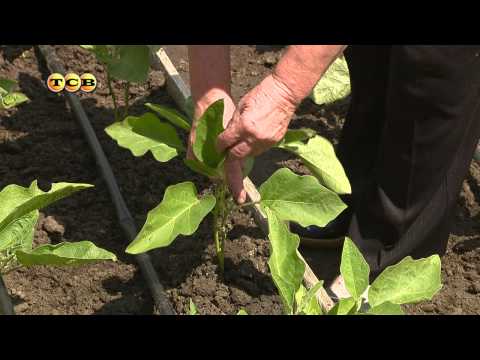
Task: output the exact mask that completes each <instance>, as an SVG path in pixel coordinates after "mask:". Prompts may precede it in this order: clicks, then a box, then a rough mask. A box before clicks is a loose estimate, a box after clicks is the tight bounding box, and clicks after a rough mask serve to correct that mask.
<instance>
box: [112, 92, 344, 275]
mask: <svg viewBox="0 0 480 360" xmlns="http://www.w3.org/2000/svg"><path fill="white" fill-rule="evenodd" d="M146 106H147V107H148V108H149V109H151V110H153V111H154V112H156V113H157V114H158V115H160V116H161V117H162V118H163V119H165V120H167V121H168V122H165V121H161V120H160V119H159V118H158V117H157V116H156V115H155V114H153V113H146V114H144V115H142V116H140V117H135V116H128V117H127V118H125V120H123V121H122V122H119V123H114V124H112V125H111V126H109V127H108V128H107V129H106V132H107V134H108V135H109V136H110V137H112V138H113V139H115V140H116V141H117V143H118V144H119V145H120V146H121V147H124V148H127V149H129V150H130V151H131V152H132V153H133V155H135V156H142V155H144V154H146V153H147V152H148V151H150V152H151V153H152V155H153V156H154V158H155V159H157V160H158V161H161V162H166V161H168V160H170V159H172V158H173V157H175V156H177V155H179V154H180V153H182V154H185V149H186V147H185V146H184V145H183V144H182V143H181V141H180V137H179V136H178V134H177V131H176V129H175V127H176V128H178V129H181V130H183V131H185V132H188V131H189V130H190V127H191V125H190V123H191V121H190V119H188V117H186V116H185V115H183V114H181V113H180V112H178V111H175V110H173V109H169V108H166V107H163V106H160V105H153V104H146ZM222 119H223V100H219V101H217V102H215V103H214V104H212V105H211V106H210V107H209V108H208V109H207V110H206V111H205V113H204V114H203V116H202V118H201V119H199V121H198V126H197V128H196V140H195V143H194V146H193V152H194V154H195V157H196V159H195V160H187V159H185V160H184V162H185V164H186V166H188V167H189V168H190V169H192V170H193V171H195V172H197V173H200V174H202V175H205V176H207V177H209V179H210V180H211V181H212V183H213V191H212V194H207V195H205V196H203V197H202V198H199V197H198V194H197V189H196V187H195V185H194V184H193V183H192V182H184V183H180V184H177V185H172V186H169V187H168V188H167V189H166V191H165V195H164V198H163V201H162V202H161V203H160V204H159V205H158V206H157V207H156V208H154V209H153V210H151V211H150V212H149V213H148V216H147V221H146V223H145V225H144V226H143V228H142V230H141V231H140V233H139V234H138V236H137V238H136V239H135V240H134V241H133V242H132V243H131V244H130V245H129V246H128V248H127V252H128V253H131V254H138V253H141V252H145V251H148V250H152V249H155V248H159V247H165V246H168V245H170V244H171V243H172V242H173V241H174V240H175V238H176V237H177V236H178V235H192V234H193V233H194V232H195V231H196V230H197V228H198V226H199V224H200V222H201V221H202V220H203V219H204V218H205V217H206V216H207V214H209V213H210V212H212V215H213V229H212V235H213V239H214V241H215V246H216V251H217V257H218V263H219V267H220V271H221V272H223V268H224V260H223V258H224V243H225V240H226V238H227V231H228V229H227V224H228V219H229V216H230V214H231V212H232V210H233V209H235V208H237V207H238V206H237V205H235V204H234V202H233V201H232V197H231V195H230V193H229V190H228V186H227V183H226V180H225V177H224V171H223V162H224V159H225V154H221V153H218V152H217V149H216V140H217V137H218V135H219V134H220V133H221V132H222V131H223V125H222V123H223V122H222ZM310 138H311V139H310ZM306 140H309V141H308V143H307V144H304V143H303V141H306ZM278 146H279V147H281V148H285V149H287V150H289V151H297V152H298V153H299V154H300V155H301V156H303V157H305V158H308V159H309V164H310V165H311V168H312V169H313V170H315V173H316V174H318V175H319V176H320V177H321V178H323V179H326V184H328V186H329V187H330V188H333V189H339V190H341V191H343V192H348V191H349V184H348V180H346V175H345V173H344V171H343V168H342V167H341V165H340V166H338V164H336V163H335V162H334V161H333V160H332V159H330V158H331V157H332V156H333V158H334V159H336V158H335V154H334V151H333V147H332V146H331V144H330V143H329V142H328V141H326V140H324V139H323V138H321V137H319V136H314V132H312V131H311V130H308V129H302V130H291V131H289V132H288V133H287V136H286V137H285V139H284V140H283V141H282V142H281V143H279V145H278ZM316 153H318V154H320V156H322V157H323V160H324V164H326V165H327V166H328V167H325V168H324V164H322V163H321V162H320V160H319V159H315V158H314V157H315V154H316ZM337 162H338V161H337ZM252 166H253V160H252V159H249V160H248V161H246V165H245V169H244V174H245V175H247V174H248V172H249V171H250V169H251V168H252ZM347 185H348V186H347ZM292 189H295V191H291V190H292ZM260 192H261V194H262V201H261V205H262V207H265V208H270V209H272V211H274V212H275V213H276V214H278V216H279V217H280V218H281V219H282V220H289V221H296V222H298V223H300V224H301V225H304V226H308V225H317V226H325V225H326V224H327V223H328V222H330V221H331V220H333V219H334V218H335V217H336V216H338V215H339V214H340V213H341V212H342V211H343V210H344V209H345V208H346V206H345V204H344V203H343V202H342V201H341V200H340V198H339V196H338V195H337V194H336V193H335V192H334V191H332V190H330V189H328V188H327V187H325V186H323V185H322V184H321V183H320V182H319V180H318V179H317V178H316V177H314V176H307V177H302V176H298V175H295V174H294V173H292V172H291V171H290V170H288V169H281V170H279V171H277V172H276V173H275V174H274V175H272V177H271V178H270V179H269V180H267V182H266V183H265V184H264V185H262V187H261V189H260Z"/></svg>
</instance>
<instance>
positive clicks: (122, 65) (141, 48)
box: [80, 45, 159, 121]
mask: <svg viewBox="0 0 480 360" xmlns="http://www.w3.org/2000/svg"><path fill="white" fill-rule="evenodd" d="M80 46H81V47H82V48H84V49H86V50H89V51H91V52H93V53H94V54H95V56H96V57H97V59H98V60H99V61H100V62H101V63H103V64H104V66H105V68H106V72H107V85H108V89H109V91H110V96H111V97H112V100H113V107H114V113H115V121H120V120H122V119H124V118H125V117H127V116H128V107H129V98H130V84H131V83H144V82H145V81H146V80H147V78H148V74H149V71H150V52H151V51H155V50H156V49H158V48H159V46H158V45H80ZM113 79H115V80H120V81H122V82H123V88H124V93H123V97H124V104H125V106H124V112H123V116H120V114H119V107H118V101H117V97H116V95H115V93H114V91H113V86H112V84H113Z"/></svg>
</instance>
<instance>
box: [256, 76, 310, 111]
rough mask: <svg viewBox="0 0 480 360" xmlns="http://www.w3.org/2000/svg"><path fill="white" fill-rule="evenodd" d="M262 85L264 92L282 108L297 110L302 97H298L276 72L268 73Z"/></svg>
mask: <svg viewBox="0 0 480 360" xmlns="http://www.w3.org/2000/svg"><path fill="white" fill-rule="evenodd" d="M260 86H262V87H263V88H264V92H265V93H267V94H269V95H270V97H272V98H273V99H274V100H275V101H276V102H277V103H278V104H279V105H280V106H281V107H282V108H284V109H285V110H287V111H291V112H293V111H295V109H296V108H297V106H298V105H299V104H300V102H301V101H302V99H298V98H297V97H296V96H295V95H294V94H293V93H292V91H291V89H290V88H289V87H288V86H287V85H286V84H285V83H284V82H283V81H282V80H281V79H279V78H278V77H277V76H276V75H275V74H270V75H268V76H267V77H266V78H265V79H264V80H263V81H262V82H261V83H260Z"/></svg>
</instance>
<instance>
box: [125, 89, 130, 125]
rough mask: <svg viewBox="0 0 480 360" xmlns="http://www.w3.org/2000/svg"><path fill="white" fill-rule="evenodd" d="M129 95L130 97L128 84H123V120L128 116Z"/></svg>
mask: <svg viewBox="0 0 480 360" xmlns="http://www.w3.org/2000/svg"><path fill="white" fill-rule="evenodd" d="M129 95H130V82H129V81H127V82H126V84H125V93H124V97H125V111H124V113H123V118H124V119H125V118H126V117H127V116H128V102H129V100H130V99H129Z"/></svg>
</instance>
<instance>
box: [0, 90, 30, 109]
mask: <svg viewBox="0 0 480 360" xmlns="http://www.w3.org/2000/svg"><path fill="white" fill-rule="evenodd" d="M0 99H1V100H2V101H1V104H0V108H4V109H10V108H12V107H15V106H18V105H20V104H22V103H24V102H26V101H28V100H30V99H29V98H28V97H27V96H26V95H24V94H22V93H19V92H14V93H11V94H7V95H4V96H0Z"/></svg>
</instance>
